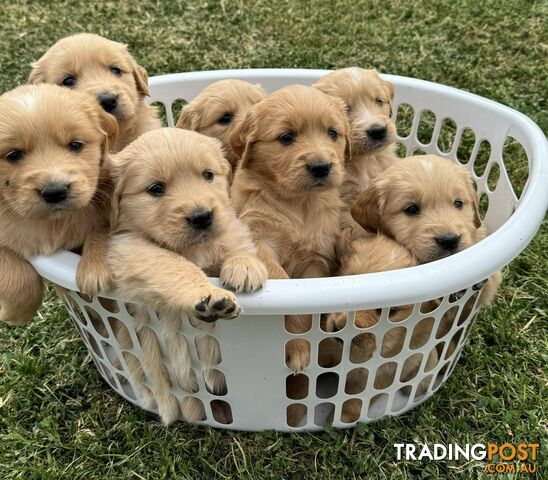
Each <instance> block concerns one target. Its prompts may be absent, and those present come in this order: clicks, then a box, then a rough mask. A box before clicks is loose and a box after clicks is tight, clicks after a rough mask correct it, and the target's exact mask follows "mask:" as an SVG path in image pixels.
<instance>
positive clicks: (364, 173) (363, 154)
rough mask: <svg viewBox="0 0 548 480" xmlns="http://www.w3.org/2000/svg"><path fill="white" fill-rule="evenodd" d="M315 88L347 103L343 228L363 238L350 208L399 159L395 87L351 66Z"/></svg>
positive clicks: (335, 73) (335, 72)
mask: <svg viewBox="0 0 548 480" xmlns="http://www.w3.org/2000/svg"><path fill="white" fill-rule="evenodd" d="M314 87H315V88H317V89H318V90H321V91H322V92H324V93H326V94H328V95H332V96H334V97H337V98H339V99H341V100H342V101H344V103H345V104H346V110H347V115H348V118H349V121H350V138H351V154H350V159H349V161H348V162H347V163H346V175H345V178H344V181H343V183H342V186H341V197H342V199H343V201H344V202H345V204H346V210H345V215H344V219H343V223H342V226H343V227H345V226H352V227H353V229H354V236H355V237H356V236H360V235H361V234H363V233H364V232H363V230H362V229H361V228H360V227H359V225H357V224H356V223H355V222H353V220H352V218H351V216H350V213H349V212H350V207H351V206H352V203H353V201H354V200H355V199H356V197H357V195H358V194H360V193H361V192H363V191H364V190H365V189H366V188H367V187H368V186H369V184H370V182H371V180H372V179H373V178H375V177H376V176H377V175H378V174H379V173H381V172H382V171H384V170H385V169H386V168H388V167H389V166H390V165H392V164H394V163H395V162H396V161H397V160H398V157H397V156H396V154H395V153H394V151H393V145H394V142H395V141H396V126H395V124H394V122H393V121H392V119H391V117H392V102H393V100H394V86H393V85H392V84H391V83H390V82H387V81H386V80H383V79H382V78H381V77H380V76H379V74H378V73H377V72H376V70H366V69H363V68H358V67H350V68H344V69H342V70H336V71H334V72H332V73H329V74H328V75H326V76H325V77H322V78H321V79H320V80H318V81H317V82H316V84H315V85H314Z"/></svg>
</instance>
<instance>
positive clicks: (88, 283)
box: [76, 229, 112, 296]
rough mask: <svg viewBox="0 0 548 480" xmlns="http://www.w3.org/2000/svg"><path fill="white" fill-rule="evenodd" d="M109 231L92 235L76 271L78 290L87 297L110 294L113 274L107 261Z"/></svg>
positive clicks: (104, 230)
mask: <svg viewBox="0 0 548 480" xmlns="http://www.w3.org/2000/svg"><path fill="white" fill-rule="evenodd" d="M108 242H109V237H108V231H107V230H106V229H100V230H97V231H94V232H92V233H91V234H90V236H89V237H88V239H87V240H86V242H85V243H84V247H83V251H82V259H81V260H80V263H79V264H78V270H77V271H76V284H77V285H78V289H79V290H80V291H81V292H82V293H85V294H87V295H90V296H94V295H96V294H97V293H98V292H108V291H110V290H111V288H112V274H111V271H110V266H109V263H108V260H107V253H108Z"/></svg>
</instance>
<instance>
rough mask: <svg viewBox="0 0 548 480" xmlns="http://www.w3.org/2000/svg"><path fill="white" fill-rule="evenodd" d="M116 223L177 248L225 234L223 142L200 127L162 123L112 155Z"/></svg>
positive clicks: (225, 166) (225, 174) (226, 163)
mask: <svg viewBox="0 0 548 480" xmlns="http://www.w3.org/2000/svg"><path fill="white" fill-rule="evenodd" d="M111 163H112V165H111V168H112V171H113V176H114V178H115V184H116V185H115V193H114V201H113V212H114V213H113V218H112V225H113V227H114V228H116V229H117V230H119V231H120V230H130V231H133V232H137V233H139V234H141V235H143V236H145V237H147V238H149V239H150V240H152V241H154V242H156V243H158V244H160V245H162V246H164V247H165V248H168V249H169V250H173V251H182V250H183V249H184V248H185V247H186V246H188V245H190V244H196V243H198V242H202V241H206V240H208V239H211V238H213V237H215V236H216V235H218V234H220V233H222V232H223V231H224V230H225V228H226V224H227V213H226V212H227V209H228V205H229V204H230V201H229V198H228V183H227V176H228V174H229V171H230V168H229V164H228V162H227V161H226V159H225V158H224V157H223V154H222V150H221V146H220V144H219V142H218V141H217V140H215V139H213V138H210V137H206V136H204V135H201V134H199V133H196V132H190V131H188V130H181V129H176V128H161V129H158V130H154V131H150V132H147V133H145V134H143V135H141V136H140V137H139V138H138V139H137V140H135V141H134V142H132V143H131V144H130V145H128V146H127V147H126V148H125V149H124V150H122V151H121V152H120V153H119V154H117V155H116V156H113V157H112V158H111Z"/></svg>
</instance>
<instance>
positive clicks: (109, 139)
mask: <svg viewBox="0 0 548 480" xmlns="http://www.w3.org/2000/svg"><path fill="white" fill-rule="evenodd" d="M98 111H99V121H100V122H101V130H103V133H104V134H105V145H104V152H103V153H108V152H111V151H112V150H113V149H114V144H115V143H116V139H117V138H118V122H117V120H116V118H115V117H114V115H110V114H109V113H107V112H105V111H104V110H103V109H102V108H98Z"/></svg>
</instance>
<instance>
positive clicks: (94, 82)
mask: <svg viewBox="0 0 548 480" xmlns="http://www.w3.org/2000/svg"><path fill="white" fill-rule="evenodd" d="M29 83H55V84H57V85H61V86H63V87H66V88H70V89H73V90H79V91H81V92H85V93H87V94H89V95H91V96H92V97H93V98H94V99H96V101H97V102H99V104H100V105H101V107H102V108H103V109H104V110H105V112H107V113H109V114H111V115H113V116H114V117H115V118H116V120H117V121H118V126H119V135H118V140H117V141H116V143H115V144H114V145H111V147H112V149H113V151H115V152H117V151H119V150H121V149H122V148H124V147H125V146H126V145H127V144H129V143H130V142H132V141H133V140H134V139H136V138H137V137H138V136H139V135H141V134H142V133H144V132H147V131H149V130H153V129H155V128H159V127H161V122H160V120H159V119H158V115H157V109H156V108H155V107H152V106H147V105H146V104H145V102H144V98H145V97H146V96H147V95H148V75H147V72H146V70H145V69H144V68H143V67H141V66H140V65H138V64H137V62H136V61H135V59H134V58H133V57H132V56H131V55H130V53H129V52H128V50H127V47H126V45H123V44H121V43H118V42H113V41H111V40H108V39H106V38H103V37H101V36H99V35H95V34H92V33H79V34H77V35H71V36H69V37H66V38H63V39H61V40H59V41H58V42H57V43H55V44H54V45H53V46H52V47H51V48H50V49H49V50H48V51H47V52H46V53H45V54H44V55H43V56H42V57H41V58H40V59H39V60H38V61H37V62H35V63H34V64H33V67H32V72H31V74H30V76H29Z"/></svg>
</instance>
